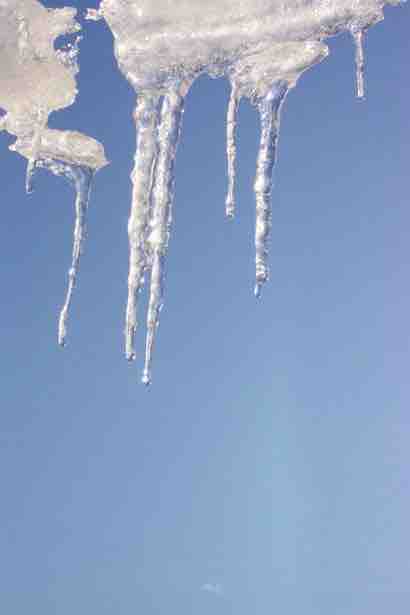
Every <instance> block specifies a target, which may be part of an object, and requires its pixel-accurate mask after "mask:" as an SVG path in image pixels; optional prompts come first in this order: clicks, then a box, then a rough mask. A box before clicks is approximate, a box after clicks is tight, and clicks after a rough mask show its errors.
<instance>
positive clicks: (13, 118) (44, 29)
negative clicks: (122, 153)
mask: <svg viewBox="0 0 410 615" xmlns="http://www.w3.org/2000/svg"><path fill="white" fill-rule="evenodd" d="M76 12H77V11H76V9H73V8H62V9H46V8H45V7H44V6H43V5H42V4H40V2H37V0H0V66H1V71H0V109H2V110H4V111H5V112H6V115H5V116H4V117H2V118H1V119H0V130H7V131H8V132H9V133H10V134H13V135H16V136H17V137H18V140H17V142H16V143H15V144H14V145H13V146H12V149H14V150H15V151H18V152H19V153H20V154H22V155H23V156H25V157H27V158H28V159H29V160H30V159H33V158H34V157H35V158H38V157H40V156H41V155H42V154H43V153H44V154H45V153H47V157H49V158H63V159H64V160H67V161H70V162H73V163H75V164H83V162H84V158H85V159H86V163H87V164H88V166H90V167H91V168H93V169H98V168H100V167H102V166H104V165H105V164H106V160H105V156H104V150H103V148H102V146H101V145H100V144H99V143H97V142H96V141H95V140H94V139H92V138H91V137H86V136H84V135H80V134H79V133H65V132H64V131H55V130H54V131H50V130H48V129H47V121H48V116H49V115H50V113H52V112H53V111H58V110H59V109H63V108H65V107H68V106H70V105H71V104H73V102H74V100H75V98H76V95H77V86H76V80H75V75H76V73H77V71H78V67H77V63H76V55H77V48H76V43H75V42H74V43H69V44H68V45H67V46H66V48H65V49H59V50H56V49H55V40H56V39H57V38H58V37H59V36H61V35H67V34H75V33H76V32H78V31H79V30H80V26H79V24H78V23H77V22H76V21H75V15H76ZM83 148H85V150H86V152H87V153H86V155H85V156H84V153H83V152H82V149H83ZM43 150H44V151H43Z"/></svg>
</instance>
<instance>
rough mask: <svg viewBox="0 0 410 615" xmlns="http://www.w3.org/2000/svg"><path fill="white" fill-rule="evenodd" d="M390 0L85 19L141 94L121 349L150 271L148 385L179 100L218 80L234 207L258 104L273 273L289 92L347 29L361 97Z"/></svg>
mask: <svg viewBox="0 0 410 615" xmlns="http://www.w3.org/2000/svg"><path fill="white" fill-rule="evenodd" d="M385 4H398V2H396V0H391V1H389V2H386V1H384V0H281V1H279V0H207V1H206V3H204V1H203V0H155V1H154V0H131V1H130V0H102V2H101V4H100V8H99V10H92V11H90V12H89V15H88V16H89V18H90V19H94V20H98V19H105V21H106V22H107V24H108V26H109V27H110V28H111V30H112V32H113V35H114V48H115V55H116V58H117V61H118V65H119V68H120V70H121V71H122V73H123V74H124V75H125V77H126V78H127V79H128V81H129V82H130V83H131V85H132V86H133V87H134V89H135V92H136V94H137V104H136V111H135V121H136V127H137V131H138V137H137V148H136V155H135V166H134V170H133V172H132V175H131V179H132V183H133V195H132V205H131V214H130V219H129V227H128V233H129V242H130V263H129V285H128V287H129V289H128V304H127V312H126V327H125V336H126V340H125V346H126V356H127V357H128V359H134V358H135V355H136V352H135V347H134V337H135V331H136V327H137V322H138V318H137V300H138V295H139V293H140V291H141V289H142V287H143V283H144V278H145V276H146V275H147V274H150V291H149V308H148V316H147V341H146V351H145V367H144V372H143V382H145V383H146V384H148V383H149V382H150V380H151V361H152V349H153V345H154V338H155V331H156V329H157V327H158V322H159V314H160V310H161V308H162V305H163V286H164V265H165V258H166V252H167V246H168V241H169V235H170V227H171V222H172V201H173V191H174V176H173V167H174V163H175V156H176V149H177V144H178V136H179V133H180V130H181V122H182V115H183V105H184V98H185V95H186V93H187V92H188V90H189V87H190V85H191V84H192V82H193V81H194V80H195V79H196V78H197V77H198V76H199V75H200V74H202V73H208V74H209V75H211V76H213V77H220V76H226V77H228V79H229V80H230V82H231V86H232V90H231V97H230V101H229V105H228V114H227V165H228V194H227V197H226V214H227V216H228V217H233V216H234V213H235V161H236V139H235V135H236V118H237V110H238V104H239V101H240V99H241V98H244V97H246V98H249V99H250V100H251V101H252V102H253V103H254V104H255V105H257V107H258V110H259V114H260V121H261V138H260V148H259V155H258V160H257V170H256V179H255V185H254V188H255V199H256V221H255V249H256V257H255V261H256V263H255V264H256V284H255V294H256V296H259V295H260V292H261V289H262V286H263V284H264V283H265V282H266V281H267V280H268V278H269V267H268V244H269V235H270V228H271V191H272V174H273V168H274V165H275V159H276V149H277V142H278V137H279V128H280V113H281V108H282V105H283V102H284V100H285V98H286V95H287V93H288V91H289V89H290V88H293V87H294V86H295V85H296V82H297V80H298V78H299V77H300V75H301V74H302V73H303V71H305V70H306V69H308V68H310V67H311V66H313V65H315V64H316V63H318V62H320V61H321V60H323V59H324V58H325V57H326V56H327V54H328V48H327V46H326V44H325V43H324V39H325V38H326V37H329V36H332V35H335V34H338V33H340V32H343V31H349V32H350V33H351V35H352V37H353V40H354V45H355V55H356V81H357V96H358V97H359V98H363V97H364V50H363V35H364V32H365V31H366V30H367V28H369V27H370V26H371V25H373V24H375V23H376V22H378V21H380V20H382V19H383V7H384V5H385Z"/></svg>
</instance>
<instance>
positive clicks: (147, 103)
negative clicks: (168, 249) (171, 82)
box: [125, 95, 160, 361]
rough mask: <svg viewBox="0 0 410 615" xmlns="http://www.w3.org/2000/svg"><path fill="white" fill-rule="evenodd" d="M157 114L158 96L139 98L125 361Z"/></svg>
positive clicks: (139, 282)
mask: <svg viewBox="0 0 410 615" xmlns="http://www.w3.org/2000/svg"><path fill="white" fill-rule="evenodd" d="M159 112H160V97H159V96H155V95H152V96H151V95H145V96H144V95H141V96H140V97H139V99H138V102H137V106H136V109H135V114H134V119H135V124H136V128H137V130H138V133H137V146H136V153H135V158H134V160H135V164H134V169H133V171H132V173H131V181H132V184H133V192H132V204H131V213H130V217H129V221H128V237H129V249H130V258H129V276H128V302H127V312H126V324H125V354H126V357H127V359H128V360H129V361H131V360H133V359H135V339H134V338H135V331H136V328H137V301H138V295H139V293H140V292H141V288H142V286H143V283H144V273H145V270H146V268H147V265H148V250H147V229H148V221H149V213H150V207H151V198H152V187H153V182H154V174H155V165H156V161H157V156H158V144H157V130H158V120H159Z"/></svg>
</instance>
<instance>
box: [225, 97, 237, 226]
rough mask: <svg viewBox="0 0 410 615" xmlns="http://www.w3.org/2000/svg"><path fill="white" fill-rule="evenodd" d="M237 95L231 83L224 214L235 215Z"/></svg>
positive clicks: (230, 216) (227, 127)
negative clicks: (226, 190)
mask: <svg viewBox="0 0 410 615" xmlns="http://www.w3.org/2000/svg"><path fill="white" fill-rule="evenodd" d="M238 106H239V96H238V92H237V89H236V86H235V85H232V89H231V96H230V99H229V105H228V114H227V120H226V153H227V160H228V194H227V197H226V201H225V206H226V209H225V211H226V215H227V217H228V218H233V217H234V215H235V175H236V127H237V116H238Z"/></svg>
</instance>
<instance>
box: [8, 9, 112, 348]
mask: <svg viewBox="0 0 410 615" xmlns="http://www.w3.org/2000/svg"><path fill="white" fill-rule="evenodd" d="M75 14H76V9H73V8H61V9H46V8H45V7H44V6H43V5H42V4H41V3H40V2H37V1H36V0H0V66H1V71H0V108H1V109H2V110H4V111H5V115H4V116H3V117H2V118H1V121H0V130H7V131H8V132H9V133H10V134H12V135H14V136H16V140H15V142H14V143H13V144H12V145H11V146H10V149H11V150H13V151H15V152H17V153H19V154H20V155H22V156H24V157H25V158H26V159H27V161H28V163H27V172H26V191H27V192H28V193H30V192H32V190H33V177H34V173H35V169H36V168H37V167H42V168H45V169H47V170H49V171H51V172H52V173H54V174H55V175H62V176H64V177H65V178H67V179H69V181H70V182H71V183H72V184H73V185H74V187H75V190H76V195H77V196H76V202H75V209H76V223H75V231H74V247H73V257H72V266H71V268H70V271H69V285H68V290H67V296H66V300H65V302H64V306H63V309H62V312H61V315H60V321H59V335H58V337H59V343H60V344H61V345H64V344H65V340H66V324H67V318H68V311H69V307H70V304H71V300H72V293H73V289H74V286H75V282H76V278H77V273H78V265H79V258H80V253H81V247H82V243H83V237H84V231H85V213H86V209H87V205H88V199H89V192H90V185H91V179H92V176H93V174H94V172H95V171H97V170H98V169H100V168H101V167H103V166H104V165H105V164H107V161H106V159H105V155H104V148H103V147H102V145H100V144H99V143H98V142H97V141H96V140H94V139H92V138H91V137H88V136H85V135H82V134H81V133H78V132H74V131H63V130H51V129H49V128H48V127H47V124H48V117H49V115H50V113H51V112H53V111H58V110H59V109H63V108H64V107H67V106H69V105H71V104H72V103H73V102H74V100H75V97H76V94H77V87H76V80H75V75H76V73H77V71H78V67H77V63H76V57H77V53H78V47H77V45H78V40H79V39H78V36H77V38H76V39H75V40H74V41H73V42H69V43H68V44H67V45H66V46H65V47H64V48H62V49H55V47H54V43H55V40H56V38H57V37H59V36H61V35H68V34H71V35H76V33H77V32H78V31H79V29H80V26H79V24H78V23H77V22H76V21H75Z"/></svg>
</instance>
